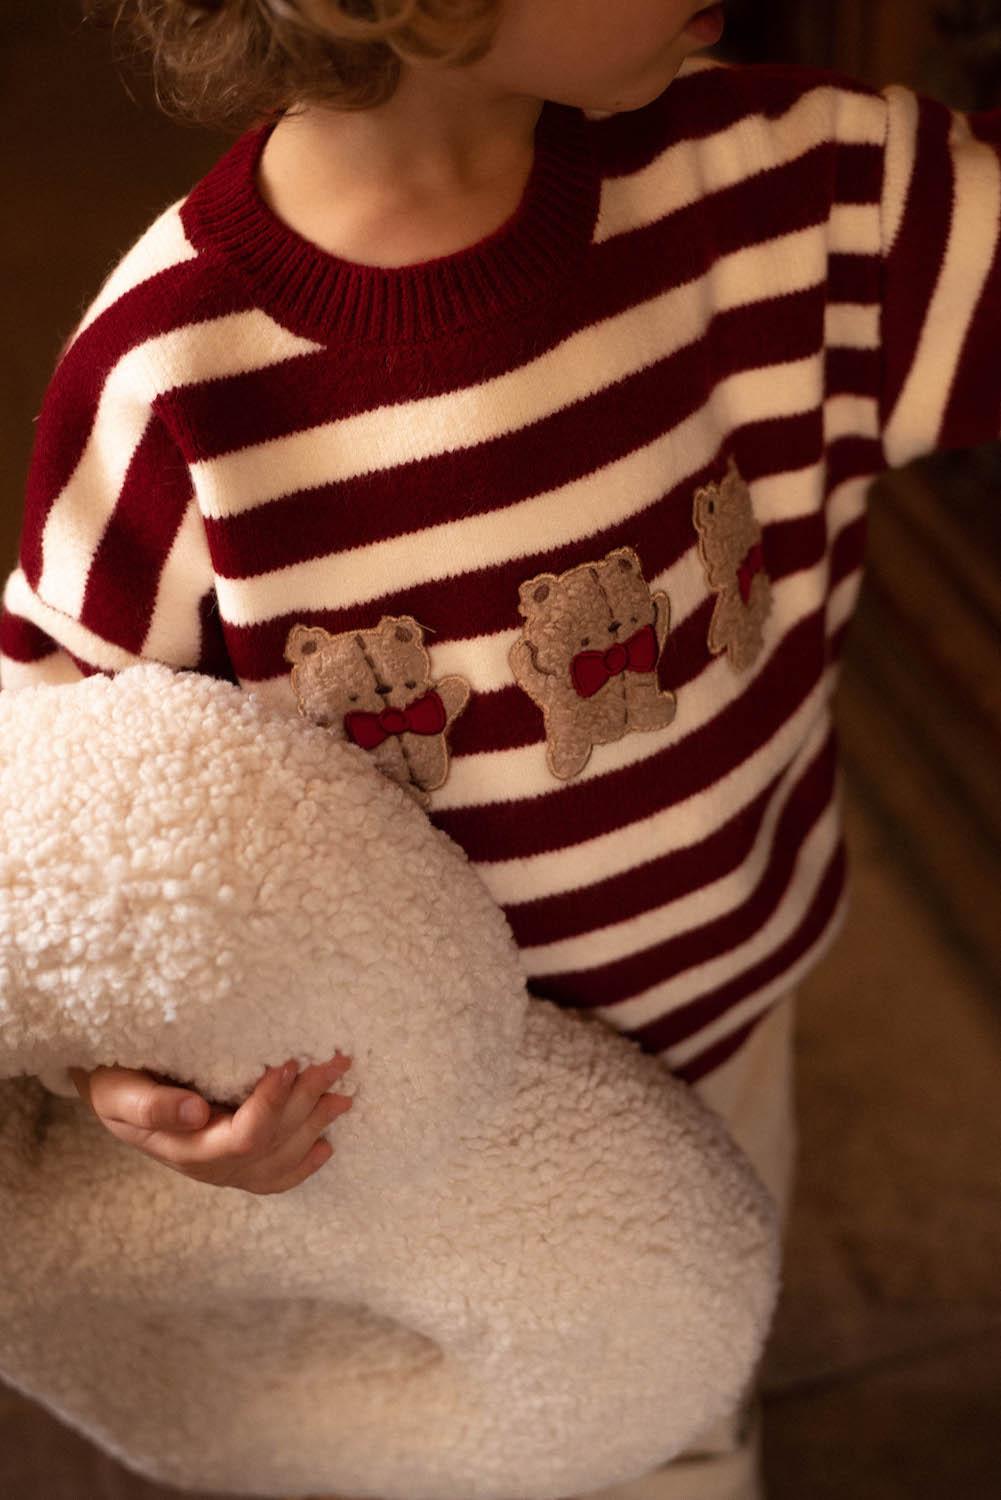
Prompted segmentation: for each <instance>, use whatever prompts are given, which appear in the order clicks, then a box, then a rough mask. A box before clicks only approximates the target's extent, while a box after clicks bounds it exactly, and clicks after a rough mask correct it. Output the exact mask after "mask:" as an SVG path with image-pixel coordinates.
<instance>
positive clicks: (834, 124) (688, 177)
mask: <svg viewBox="0 0 1001 1500" xmlns="http://www.w3.org/2000/svg"><path fill="white" fill-rule="evenodd" d="M884 132H885V107H884V105H883V102H882V100H880V99H878V98H874V97H872V96H867V95H864V94H854V93H850V92H848V91H847V90H844V89H840V88H838V87H837V86H836V85H833V84H823V85H820V86H819V87H817V88H813V89H810V90H808V91H807V92H806V93H805V94H803V95H802V97H801V98H799V99H797V100H796V101H795V103H793V104H792V105H790V107H789V109H787V110H786V111H785V113H784V114H780V115H777V116H775V117H774V118H770V119H766V118H764V116H761V115H749V116H746V117H745V118H742V119H738V120H735V121H734V123H733V124H731V125H728V126H726V127H725V128H724V129H723V130H720V131H717V132H716V134H715V135H709V136H706V137H704V138H702V139H700V140H697V141H696V140H685V141H679V142H678V143H677V144H676V145H673V146H670V147H668V148H667V150H665V151H663V152H661V153H660V155H659V156H657V157H656V158H655V159H654V160H653V161H651V162H650V163H649V165H648V166H646V167H644V168H642V169H641V170H640V171H638V172H634V173H631V174H629V175H627V176H624V177H610V178H606V179H605V180H604V181H603V182H602V189H601V206H600V210H599V214H598V225H597V228H596V230H595V243H596V244H601V243H603V242H605V241H606V240H610V239H614V238H615V237H616V235H620V234H628V233H630V232H631V231H632V230H635V229H641V228H645V227H647V226H648V225H651V224H655V223H656V222H657V221H658V220H659V219H666V218H667V217H668V216H669V215H671V214H675V213H678V212H679V210H681V209H685V208H688V207H690V206H691V205H693V204H695V203H699V202H701V201H702V199H704V198H706V197H708V196H709V195H710V194H711V193H719V192H724V191H725V190H726V189H727V188H732V187H735V186H737V185H738V184H739V183H741V182H745V181H747V180H748V179H750V178H753V177H755V176H758V175H760V174H761V173H763V172H765V171H773V170H776V169H779V170H780V169H781V168H783V167H787V166H790V165H792V164H793V163H794V162H797V161H799V160H801V159H802V158H803V157H804V156H805V155H806V154H807V153H808V152H810V151H813V150H815V149H816V148H817V147H818V146H823V145H825V144H832V145H833V144H834V143H837V144H838V145H871V146H877V147H878V146H882V144H883V136H884ZM815 232H816V234H817V235H818V237H821V236H822V233H823V231H822V228H821V227H818V229H817V230H816V231H815ZM756 285H757V286H760V285H762V283H760V282H758V283H756Z"/></svg>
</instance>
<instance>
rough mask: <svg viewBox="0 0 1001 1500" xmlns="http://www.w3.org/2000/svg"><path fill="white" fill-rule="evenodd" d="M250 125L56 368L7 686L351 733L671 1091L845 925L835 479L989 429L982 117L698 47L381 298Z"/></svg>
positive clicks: (997, 184)
mask: <svg viewBox="0 0 1001 1500" xmlns="http://www.w3.org/2000/svg"><path fill="white" fill-rule="evenodd" d="M267 133H268V127H267V126H260V127H256V128H254V129H252V130H250V131H248V132H247V133H246V134H245V135H243V136H241V137H240V138H239V139H238V140H237V141H236V142H235V143H234V144H233V145H232V146H231V147H230V148H229V149H228V150H227V151H226V152H225V154H224V155H223V156H222V157H221V159H220V160H219V161H218V162H217V163H216V165H215V166H214V167H213V168H212V170H211V171H210V172H209V173H208V174H207V175H206V176H205V177H204V178H203V179H202V181H201V182H200V183H198V184H197V185H196V186H195V187H194V189H193V190H192V191H191V192H190V193H189V194H188V195H187V196H186V197H185V198H184V199H182V200H180V201H178V202H177V203H174V204H173V205H171V206H170V207H168V208H167V209H166V210H165V211H164V212H163V213H162V214H161V215H160V216H159V217H158V218H157V219H156V221H155V222H154V223H153V224H152V225H151V226H150V227H149V228H148V229H147V230H146V232H145V233H144V234H143V235H142V237H141V238H140V239H139V240H138V242H137V243H136V244H135V245H134V246H133V247H132V248H131V249H130V250H129V251H128V253H127V254H125V256H124V258H123V259H122V260H121V261H120V262H119V263H118V265H117V266H116V268H115V269H114V270H113V272H112V273H111V275H110V276H109V277H108V279H107V280H106V282H105V284H104V286H103V287H102V288H101V290H100V292H99V294H98V295H97V297H96V299H95V300H94V301H93V303H92V304H91V306H90V307H89V309H88V310H87V312H86V314H85V315H84V316H83V318H82V320H81V322H80V324H79V326H78V327H77V328H76V329H75V330H74V332H73V334H72V336H71V337H70V338H69V339H68V341H67V343H66V345H65V346H64V348H63V350H62V351H61V353H60V356H59V360H58V363H57V366H56V369H55V372H54V374H53V377H52V380H51V383H50V385H49V388H48V390H47V392H46V395H45V398H44V403H43V407H42V411H41V414H40V417H39V420H38V424H37V435H36V440H35V447H34V453H33V457H32V463H31V467H30V471H29V476H28V484H27V495H26V502H25V512H24V521H23V530H22V536H21V542H20V551H19V557H18V566H17V567H16V568H15V570H14V571H13V572H12V573H11V574H10V575H9V577H8V578H7V582H6V586H5V589H4V594H3V613H2V616H0V685H2V687H3V688H4V689H7V690H11V689H14V690H17V689H19V688H21V687H24V686H28V685H30V684H34V683H43V682H49V683H69V682H72V681H76V680H79V679H80V677H81V676H86V675H88V674H91V673H94V672H106V673H113V672H116V671H118V670H120V669H122V668H123V667H125V666H128V665H130V664H132V663H134V662H136V661H137V660H140V659H147V660H155V661H159V662H164V663H167V664H168V665H170V666H172V667H175V668H177V669H194V670H197V671H200V672H205V673H209V674H213V675H215V676H218V677H221V678H225V679H228V680H230V681H233V682H236V683H238V684H240V685H241V686H243V687H244V688H247V689H253V690H255V691H257V692H259V693H260V694H261V695H262V696H265V697H266V698H268V699H269V700H270V701H273V702H279V703H283V704H286V705H287V706H288V708H289V710H290V711H293V712H294V711H296V709H300V710H301V711H303V712H305V713H307V714H308V715H309V716H310V717H312V718H314V719H315V720H316V721H317V722H320V723H323V724H325V725H327V726H328V727H329V729H330V732H331V733H332V734H335V735H338V736H340V737H343V738H350V739H353V740H354V741H355V742H356V743H359V744H362V745H363V746H364V747H365V748H366V749H368V750H370V752H371V753H372V755H373V756H374V757H375V758H376V760H377V761H378V762H379V763H380V765H381V766H382V768H383V769H384V770H386V772H387V774H391V775H394V776H396V777H397V779H401V780H403V781H404V782H405V783H406V784H408V785H409V786H410V788H411V790H413V792H414V794H415V795H416V796H418V798H419V800H421V801H422V802H423V804H424V805H425V806H426V807H427V808H428V815H429V816H430V818H431V819H432V821H433V822H434V823H435V824H436V825H437V826H438V827H439V828H442V829H444V830H445V831H446V832H447V833H448V834H449V835H451V836H452V837H453V838H454V839H456V840H457V841H458V842H459V844H461V845H462V846H463V848H464V849H465V850H466V851H467V853H468V854H469V856H470V858H471V860H472V861H473V863H474V865H475V867H476V868H477V870H478V872H479V874H480V875H481V877H482V878H483V880H484V881H485V883H486V885H487V887H488V888H489V890H490V891H491V892H492V893H493V895H494V897H495V898H496V900H497V901H498V902H499V903H500V904H501V906H502V907H503V909H504V911H505V912H506V914H507V917H508V919H509V921H510V923H511V926H512V928H513V931H514V934H515V937H516V940H517V942H518V944H519V947H520V949H521V952H522V956H523V960H524V966H525V971H526V975H527V977H528V983H529V988H530V990H531V992H532V993H533V994H535V995H538V996H543V997H546V998H548V999H551V1000H553V1001H555V1002H556V1003H558V1004H560V1005H564V1006H568V1007H582V1008H588V1009H591V1010H593V1011H595V1012H597V1013H598V1014H599V1015H600V1016H601V1017H602V1018H603V1019H604V1020H605V1021H607V1022H608V1023H609V1024H610V1025H612V1026H614V1027H615V1028H617V1029H618V1030H620V1031H622V1032H624V1033H625V1034H627V1035H628V1036H630V1037H632V1038H634V1039H635V1040H636V1041H637V1042H639V1043H640V1045H641V1046H642V1047H643V1049H644V1050H645V1051H648V1052H652V1053H655V1054H657V1055H658V1056H660V1057H661V1058H662V1060H663V1061H664V1063H665V1064H666V1065H667V1066H668V1067H669V1068H671V1070H672V1071H673V1072H675V1073H676V1074H677V1075H678V1076H680V1077H682V1078H684V1079H686V1080H687V1081H689V1082H691V1083H695V1082H696V1081H697V1080H699V1079H701V1078H703V1077H705V1076H706V1075H708V1074H709V1073H710V1072H712V1070H714V1069H715V1068H717V1067H718V1066H720V1064H721V1063H722V1062H723V1061H725V1060H726V1059H727V1058H729V1057H731V1056H732V1055H733V1054H734V1053H735V1052H736V1051H737V1050H738V1049H739V1048H740V1047H741V1045H742V1044H743V1042H744V1041H745V1040H746V1038H747V1037H748V1036H749V1034H750V1033H751V1031H752V1030H753V1028H754V1027H755V1025H756V1024H757V1023H758V1022H759V1021H760V1020H761V1018H762V1017H763V1016H764V1015H765V1013H766V1012H767V1011H768V1009H769V1007H770V1005H771V1004H772V1002H773V1001H775V1000H776V999H777V998H779V997H780V996H782V995H783V994H785V993H786V992H787V991H788V990H789V989H790V988H791V987H793V986H794V985H795V984H796V982H797V981H798V980H799V979H800V978H801V977H802V976H803V975H804V974H805V973H806V972H807V971H808V970H809V969H810V968H811V967H812V966H813V965H814V964H815V963H816V962H817V960H818V958H819V957H820V956H821V954H822V953H823V952H824V951H825V949H826V948H827V946H828V945H829V943H830V941H831V939H832V937H833V936H834V934H835V933H836V932H837V930H838V927H839V925H840V921H841V919H842V917H843V915H844V911H845V904H846V868H845V852H844V846H843V839H842V832H841V822H840V817H839V808H838V800H839V799H838V772H837V761H836V743H835V735H834V730H833V726H832V715H831V700H832V695H833V693H834V690H835V685H836V679H837V673H838V663H839V656H840V652H841V649H842V645H843V641H844V636H845V630H846V627H847V626H848V623H849V620H850V617H851V614H852V610H853V608H854V605H855V602H856V598H857V595H858V590H859V586H860V582H861V576H862V563H863V550H864V536H865V509H866V495H867V490H868V489H869V487H870V485H871V483H872V481H873V479H874V478H875V477H876V476H877V475H879V474H880V473H881V472H883V471H884V470H885V469H887V468H889V467H895V466H898V465H901V464H905V463H907V462H908V461H909V460H911V459H912V458H915V457H917V456H919V455H921V454H923V453H928V452H930V451H931V450H933V449H936V448H955V447H963V446H970V445H974V444H979V443H982V442H987V441H990V440H993V439H996V438H997V437H999V436H1001V354H999V352H998V345H999V333H1001V159H999V156H1001V112H989V113H988V112H985V113H980V114H976V115H973V114H971V115H968V116H964V115H962V114H958V113H955V112H953V111H951V110H949V109H948V108H946V107H945V106H944V105H942V104H940V103H938V102H935V101H933V100H930V99H927V98H924V97H922V96H920V95H916V94H914V93H913V92H911V91H910V90H908V89H906V88H903V87H899V86H894V85H891V86H887V87H885V88H883V89H876V88H873V87H870V86H868V85H865V84H863V83H860V82H858V81H856V80H854V79H851V78H849V77H846V76H844V75H842V74H838V73H834V72H828V71H820V70H814V69H808V68H803V67H790V66H773V65H756V66H750V67H748V66H734V65H730V64H727V63H722V62H719V61H718V60H715V59H711V58H708V57H706V56H696V57H694V58H690V59H688V61H687V62H686V63H685V64H684V66H683V67H682V70H681V72H680V73H679V75H678V77H677V78H676V79H675V81H674V82H673V83H672V84H671V86H670V87H669V88H668V89H667V90H666V91H665V92H664V93H663V94H662V95H661V96H660V98H658V99H657V100H656V101H654V102H653V103H652V104H650V105H649V106H647V107H646V108H644V109H641V110H637V111H634V112H631V113H626V114H621V115H617V116H613V117H610V118H600V117H598V116H596V115H590V114H588V113H586V112H583V111H580V110H576V109H572V108H570V107H567V106H563V105H554V104H546V105H545V107H544V108H543V111H542V115H541V117H540V120H539V124H538V127H537V131H536V149H535V160H534V165H533V168H532V173H531V176H530V179H529V181H528V184H527V186H526V189H525V193H524V196H523V199H522V202H521V205H520V207H519V209H518V212H517V213H516V214H515V215H514V216H513V217H512V218H511V219H509V220H508V221H507V223H505V224H504V225H503V226H502V227H501V228H500V229H499V230H498V231H497V232H496V233H494V234H492V235H490V236H489V237H488V238H486V239H484V240H482V241H481V242H479V243H478V244H476V245H474V246H472V247H471V248H469V249H467V250H464V251H462V252H460V253H458V254H455V255H450V256H446V257H444V258H441V259H438V260H433V261H427V262H423V263H420V264H417V265H413V266H406V267H403V268H400V269H392V270H387V269H379V268H372V267H365V266H358V265H353V264H349V263H347V262H345V261H342V260H339V259H336V258H335V257H333V256H331V255H329V254H327V253H325V252H323V251H321V250H319V248H318V247H316V246H314V245H311V244H310V243H309V242H307V241H306V240H304V239H303V238H301V237H300V236H299V235H297V234H296V233H294V232H293V231H292V230H291V229H290V227H288V226H287V225H285V224H284V223H283V222H282V221H280V220H279V219H278V218H277V217H276V216H275V215H274V213H273V212H272V211H271V210H270V209H269V208H268V206H267V205H266V204H265V202H264V201H263V199H262V197H261V195H260V192H259V188H258V186H257V179H256V175H255V169H256V163H257V162H258V160H259V157H260V153H261V151H262V149H263V145H264V142H265V140H266V137H267ZM293 645H294V649H293ZM423 668H426V670H423ZM293 669H294V672H295V674H296V676H295V678H293ZM310 674H312V675H310ZM352 705H353V706H352Z"/></svg>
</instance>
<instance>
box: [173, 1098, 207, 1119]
mask: <svg viewBox="0 0 1001 1500" xmlns="http://www.w3.org/2000/svg"><path fill="white" fill-rule="evenodd" d="M179 1113H180V1117H181V1122H182V1124H184V1125H200V1124H201V1122H202V1116H203V1110H202V1101H201V1100H200V1099H185V1101H184V1103H183V1104H182V1105H181V1108H180V1111H179Z"/></svg>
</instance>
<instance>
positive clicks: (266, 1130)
mask: <svg viewBox="0 0 1001 1500" xmlns="http://www.w3.org/2000/svg"><path fill="white" fill-rule="evenodd" d="M350 1066H351V1059H350V1058H345V1057H343V1056H342V1055H341V1054H340V1053H337V1054H336V1056H335V1057H334V1058H332V1059H331V1060H330V1062H328V1063H317V1064H314V1065H313V1066H312V1067H309V1068H304V1069H303V1071H302V1073H301V1074H300V1075H299V1076H298V1078H295V1077H293V1079H292V1081H291V1082H287V1081H283V1080H282V1079H281V1077H280V1076H279V1077H275V1076H269V1074H277V1073H278V1070H277V1069H275V1070H269V1073H266V1074H265V1075H264V1078H262V1080H261V1082H260V1083H259V1084H258V1086H257V1088H256V1089H255V1090H254V1092H253V1093H252V1094H251V1095H250V1098H249V1099H246V1100H245V1101H244V1103H243V1104H242V1105H241V1106H240V1108H239V1109H238V1110H237V1112H236V1114H235V1115H234V1116H233V1122H232V1123H233V1148H234V1150H235V1151H236V1152H237V1154H239V1155H247V1156H257V1155H260V1154H262V1153H263V1152H265V1151H267V1150H268V1148H269V1147H270V1146H274V1147H284V1146H285V1145H286V1144H289V1143H292V1142H294V1141H295V1140H296V1139H297V1137H298V1136H299V1133H300V1131H301V1130H302V1129H303V1127H304V1126H307V1125H310V1126H311V1125H312V1124H313V1123H314V1115H315V1114H316V1112H317V1106H318V1104H319V1103H320V1101H321V1100H322V1099H324V1098H328V1099H333V1098H334V1097H335V1096H332V1095H331V1096H327V1094H326V1090H327V1089H328V1087H329V1086H330V1084H331V1083H333V1082H334V1080H335V1079H337V1078H340V1077H341V1076H342V1074H343V1073H345V1072H346V1071H347V1069H348V1068H349V1067H350ZM343 1108H344V1106H343V1105H341V1106H339V1107H338V1108H337V1111H336V1113H342V1112H343ZM320 1113H323V1114H325V1118H324V1119H323V1120H321V1122H320V1123H319V1124H318V1125H317V1126H316V1130H317V1131H318V1130H322V1129H324V1128H325V1126H326V1125H328V1124H329V1123H330V1120H331V1119H333V1118H335V1115H334V1114H333V1113H329V1112H328V1111H327V1107H326V1106H321V1108H320ZM307 1144H308V1142H307ZM304 1149H305V1147H304Z"/></svg>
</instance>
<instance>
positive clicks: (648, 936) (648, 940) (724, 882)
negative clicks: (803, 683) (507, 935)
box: [521, 718, 830, 979]
mask: <svg viewBox="0 0 1001 1500" xmlns="http://www.w3.org/2000/svg"><path fill="white" fill-rule="evenodd" d="M829 732H830V725H829V723H828V722H827V720H826V718H821V719H818V720H817V722H816V724H815V725H814V726H813V728H812V729H811V731H810V734H809V735H808V737H807V739H806V740H805V741H804V743H803V746H802V749H801V750H799V751H798V752H797V754H796V757H795V759H794V760H793V761H792V763H791V764H790V765H789V767H788V768H787V769H786V771H785V772H784V774H783V776H782V779H781V781H780V782H779V784H778V786H777V787H776V789H775V793H774V795H773V797H772V800H771V802H770V803H769V804H768V807H767V809H766V812H765V815H764V817H763V818H762V820H761V826H760V827H759V829H758V833H757V836H756V838H755V841H754V843H753V845H752V846H751V848H750V850H749V851H748V853H747V856H746V857H745V859H744V860H743V862H742V863H741V864H739V865H737V866H736V867H735V868H734V869H733V870H730V871H729V872H728V873H727V874H726V875H724V876H722V877H721V878H720V879H718V880H714V881H711V882H710V883H709V884H708V885H704V886H701V887H700V888H699V889H698V890H693V891H689V892H688V893H687V894H686V895H684V896H679V897H675V898H674V899H672V900H670V901H665V902H664V903H663V904H662V905H660V906H655V907H651V908H649V909H648V910H647V911H644V912H640V913H639V914H638V915H636V916H634V917H629V918H627V919H626V920H625V921H622V922H612V923H610V924H608V925H607V926H605V927H594V928H592V929H591V930H590V931H589V932H587V933H581V934H580V935H578V936H574V937H568V938H563V939H562V940H561V941H559V942H555V943H545V944H540V945H539V946H538V947H534V948H529V947H524V948H522V950H521V956H522V960H523V962H524V964H525V966H526V968H527V969H528V971H529V973H530V974H531V975H532V977H533V979H536V978H540V977H541V976H543V975H546V974H559V973H569V972H571V971H574V972H576V971H577V970H581V969H597V968H600V967H601V966H602V965H603V964H609V963H615V962H617V961H618V960H619V959H622V958H630V957H633V956H635V955H636V954H639V953H642V952H643V951H644V949H646V948H651V947H653V946H654V945H655V944H657V943H662V942H663V941H664V939H665V938H666V937H677V936H680V935H682V934H684V933H686V932H691V931H693V930H694V929H695V928H698V927H702V926H704V925H705V924H706V923H707V922H713V921H715V920H717V919H718V918H719V917H722V916H724V915H726V913H727V912H731V911H734V910H735V909H736V908H737V907H738V906H740V905H741V903H742V902H743V901H745V900H746V899H747V897H748V895H749V893H750V892H752V891H754V890H756V889H757V887H758V885H759V883H760V881H761V879H762V877H763V876H764V874H765V871H766V869H767V866H768V862H769V860H770V858H771V856H772V853H773V839H774V834H775V825H776V824H777V823H778V821H779V818H780V817H781V816H782V812H783V809H784V808H785V806H786V803H787V802H788V801H789V798H790V797H791V796H792V794H793V792H794V791H795V790H796V787H797V785H798V783H799V781H800V778H801V776H802V774H803V772H804V771H805V769H806V767H807V766H808V765H809V764H810V763H811V762H812V761H813V760H814V758H815V757H816V755H817V753H818V752H819V750H820V748H821V746H822V745H823V743H824V741H825V740H826V738H827V736H828V733H829ZM773 771H774V767H773ZM575 889H576V887H575ZM783 899H784V898H783Z"/></svg>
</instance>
